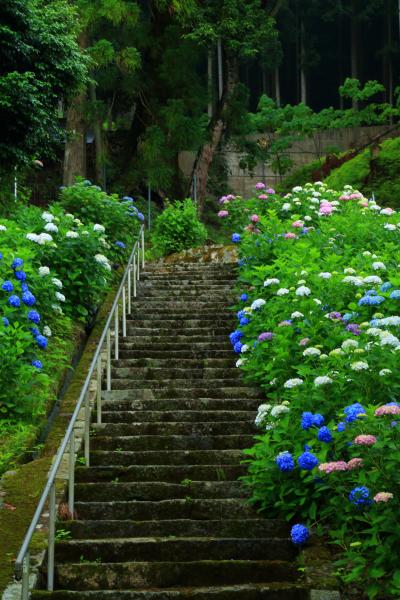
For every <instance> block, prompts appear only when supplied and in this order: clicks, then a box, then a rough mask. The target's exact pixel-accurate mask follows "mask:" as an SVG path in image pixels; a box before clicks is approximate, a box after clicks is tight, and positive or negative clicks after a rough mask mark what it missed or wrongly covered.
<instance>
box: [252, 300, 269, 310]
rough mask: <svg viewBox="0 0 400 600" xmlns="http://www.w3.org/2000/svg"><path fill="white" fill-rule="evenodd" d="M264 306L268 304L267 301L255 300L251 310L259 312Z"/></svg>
mask: <svg viewBox="0 0 400 600" xmlns="http://www.w3.org/2000/svg"><path fill="white" fill-rule="evenodd" d="M264 304H266V301H265V300H264V299H263V298H257V300H254V302H253V303H252V305H251V310H258V309H259V308H261V307H262V306H264Z"/></svg>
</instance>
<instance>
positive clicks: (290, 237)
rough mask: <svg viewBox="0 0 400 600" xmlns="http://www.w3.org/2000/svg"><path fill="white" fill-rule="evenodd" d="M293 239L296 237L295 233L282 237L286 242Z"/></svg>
mask: <svg viewBox="0 0 400 600" xmlns="http://www.w3.org/2000/svg"><path fill="white" fill-rule="evenodd" d="M295 237H297V236H296V234H295V233H290V232H289V233H285V235H284V238H285V239H287V240H292V239H294V238H295Z"/></svg>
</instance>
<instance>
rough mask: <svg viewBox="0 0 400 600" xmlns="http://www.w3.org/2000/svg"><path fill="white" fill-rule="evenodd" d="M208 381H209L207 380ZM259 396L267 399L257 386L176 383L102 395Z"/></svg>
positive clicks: (136, 397) (135, 397)
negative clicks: (186, 385)
mask: <svg viewBox="0 0 400 600" xmlns="http://www.w3.org/2000/svg"><path fill="white" fill-rule="evenodd" d="M207 383H208V382H207ZM238 396H240V398H242V399H243V398H257V399H261V400H262V399H263V400H264V401H265V394H264V392H263V391H262V390H260V389H257V388H255V387H242V388H240V390H239V388H238V387H230V386H223V387H221V386H218V387H196V388H191V389H190V390H188V388H187V387H185V386H183V387H179V386H175V385H168V386H166V387H165V388H152V389H151V388H150V387H139V386H138V387H136V388H135V389H134V390H133V389H131V390H129V389H128V390H115V389H113V390H112V391H110V392H106V391H103V392H102V397H103V398H104V399H105V400H108V399H113V400H162V399H170V398H171V399H176V398H185V399H186V398H191V399H195V398H200V399H201V398H218V399H223V398H226V399H231V398H237V397H238Z"/></svg>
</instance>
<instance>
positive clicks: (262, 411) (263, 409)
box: [254, 404, 271, 427]
mask: <svg viewBox="0 0 400 600" xmlns="http://www.w3.org/2000/svg"><path fill="white" fill-rule="evenodd" d="M270 410H271V404H260V406H259V407H258V411H257V416H256V418H255V421H254V423H255V425H256V426H257V427H259V426H260V425H262V423H263V421H264V420H265V418H266V417H267V415H268V413H269V412H270Z"/></svg>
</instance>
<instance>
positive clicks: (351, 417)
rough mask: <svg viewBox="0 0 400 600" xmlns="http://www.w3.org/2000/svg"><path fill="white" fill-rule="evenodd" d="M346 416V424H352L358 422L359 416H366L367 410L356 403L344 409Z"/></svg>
mask: <svg viewBox="0 0 400 600" xmlns="http://www.w3.org/2000/svg"><path fill="white" fill-rule="evenodd" d="M343 412H344V414H345V415H346V418H345V421H346V423H352V422H353V421H356V420H357V418H358V415H361V414H362V415H365V408H364V407H363V406H362V404H360V403H359V402H355V403H354V404H349V406H346V407H345V408H344V409H343Z"/></svg>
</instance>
